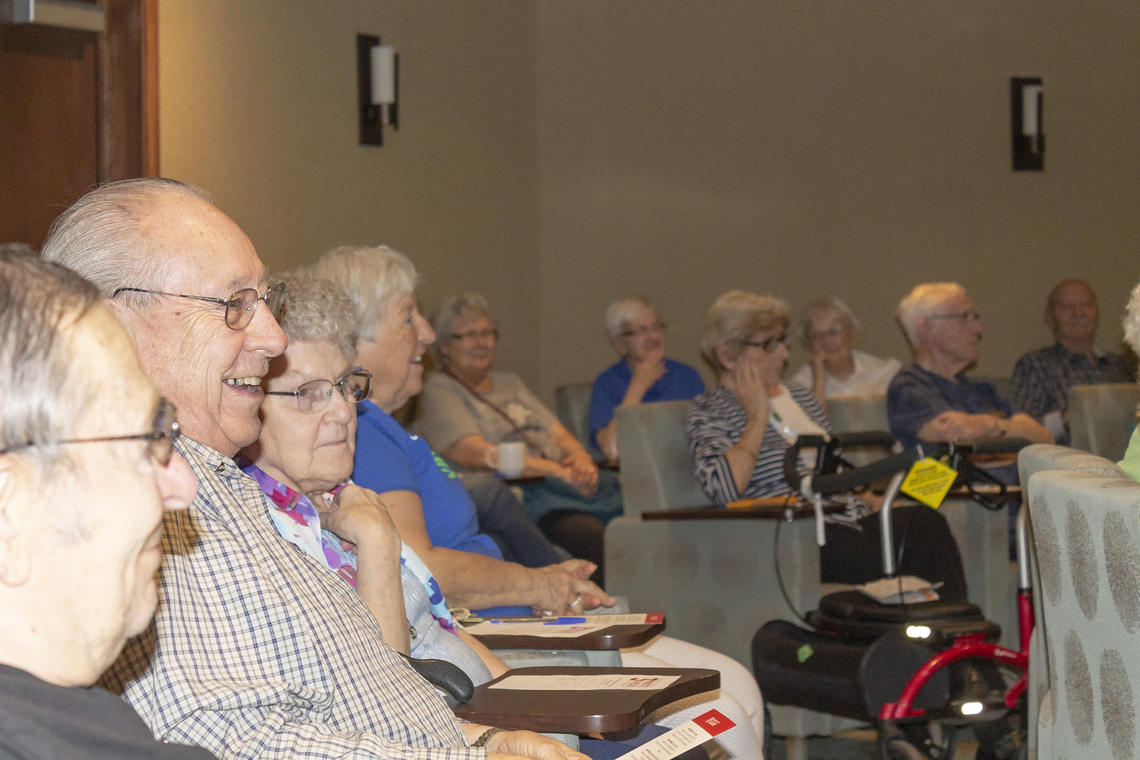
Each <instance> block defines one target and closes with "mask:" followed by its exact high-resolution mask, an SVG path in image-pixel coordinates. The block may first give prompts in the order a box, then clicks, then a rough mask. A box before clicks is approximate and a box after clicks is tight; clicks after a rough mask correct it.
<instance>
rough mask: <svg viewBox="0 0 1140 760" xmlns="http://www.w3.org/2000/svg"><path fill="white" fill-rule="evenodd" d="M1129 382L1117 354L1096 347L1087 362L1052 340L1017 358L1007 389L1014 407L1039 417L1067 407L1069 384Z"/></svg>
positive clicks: (1124, 364)
mask: <svg viewBox="0 0 1140 760" xmlns="http://www.w3.org/2000/svg"><path fill="white" fill-rule="evenodd" d="M1131 381H1132V373H1131V371H1130V370H1129V367H1128V362H1127V361H1126V360H1125V359H1124V357H1123V356H1121V355H1120V354H1113V353H1109V352H1107V351H1100V350H1097V352H1096V361H1095V362H1091V361H1089V359H1088V357H1087V356H1085V355H1084V354H1076V353H1073V352H1072V351H1070V350H1069V349H1067V348H1065V347H1064V346H1062V345H1061V344H1060V343H1054V344H1053V345H1052V346H1049V347H1048V348H1042V349H1038V350H1037V351H1030V352H1029V353H1027V354H1025V355H1024V356H1022V357H1021V358H1020V359H1018V360H1017V364H1016V366H1014V368H1013V377H1012V378H1011V379H1010V390H1011V392H1012V394H1013V403H1014V406H1016V407H1017V408H1019V409H1021V410H1022V411H1024V412H1025V413H1026V414H1029V415H1032V416H1033V417H1036V418H1037V419H1038V420H1040V419H1042V418H1043V417H1044V416H1045V415H1046V414H1048V413H1049V412H1064V411H1065V410H1066V409H1068V408H1069V397H1068V391H1069V386H1072V385H1096V384H1098V383H1128V382H1131Z"/></svg>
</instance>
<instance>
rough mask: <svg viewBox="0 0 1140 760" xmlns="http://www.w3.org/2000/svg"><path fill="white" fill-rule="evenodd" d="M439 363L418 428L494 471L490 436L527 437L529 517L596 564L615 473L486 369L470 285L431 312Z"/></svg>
mask: <svg viewBox="0 0 1140 760" xmlns="http://www.w3.org/2000/svg"><path fill="white" fill-rule="evenodd" d="M432 325H433V327H434V328H435V333H436V353H437V354H438V355H439V359H440V361H441V362H442V364H443V369H442V371H440V372H436V373H434V374H432V375H431V376H430V377H428V379H427V381H426V382H425V383H424V393H423V397H422V398H421V399H420V409H419V412H420V416H419V419H418V420H417V421H416V429H417V431H418V432H419V433H420V434H421V435H422V436H423V437H424V438H426V439H427V440H428V442H429V443H430V444H431V445H432V447H433V448H435V449H436V451H439V452H440V453H441V454H443V455H444V456H445V457H447V458H448V459H449V460H450V461H451V462H453V463H455V465H456V466H457V467H458V468H460V469H461V470H463V471H465V472H488V471H494V470H495V465H496V456H497V447H498V444H500V443H504V442H522V443H525V444H526V448H527V451H526V456H525V459H524V470H523V474H524V475H537V476H543V477H542V480H540V481H538V482H527V483H524V484H523V485H522V489H523V493H524V503H525V504H526V507H527V512H528V514H529V515H530V516H531V518H532V519H533V520H534V521H535V522H536V523H537V524H538V527H539V528H541V529H542V532H543V533H545V534H546V536H547V537H548V538H549V539H550V540H551V541H553V542H554V543H556V544H558V545H559V546H562V547H564V548H565V549H567V550H568V551H569V552H570V553H571V554H573V555H574V556H576V557H584V558H586V559H588V560H590V561H591V562H593V563H595V564H596V565H598V568H599V570H598V573H597V575H595V578H596V579H598V580H599V582H601V579H602V578H604V576H603V574H602V570H601V568H602V562H603V549H602V538H603V534H604V532H605V524H606V523H607V522H608V521H609V520H610V519H611V518H613V517H616V516H617V515H618V514H620V513H621V493H620V490H619V488H618V485H617V477H616V475H615V473H613V472H612V471H609V470H603V471H601V472H599V470H598V467H597V465H595V464H594V461H593V458H592V457H591V456H590V455H589V453H587V451H586V449H585V447H584V446H582V444H581V443H580V442H579V441H578V439H576V438H575V437H574V436H573V434H572V433H571V432H570V431H569V430H567V429H566V428H565V427H564V426H563V425H562V423H560V422H559V421H558V419H557V418H556V417H555V416H554V415H553V414H551V412H550V411H549V410H548V409H547V408H546V407H545V406H544V405H543V404H542V402H540V401H539V400H538V399H537V398H536V397H535V396H534V394H533V393H531V392H530V390H529V389H528V388H527V387H526V385H525V384H524V383H523V381H522V379H521V378H520V377H519V376H518V375H515V374H511V373H507V372H496V371H493V370H492V367H493V366H494V364H495V352H496V349H497V348H498V342H499V330H498V326H497V324H496V322H495V316H494V314H493V313H492V312H491V308H490V306H489V305H488V304H487V300H486V299H485V298H483V296H481V295H479V294H477V293H464V294H462V295H457V296H452V297H450V298H447V299H445V300H444V301H443V303H441V304H440V306H439V307H438V308H437V309H436V311H435V313H434V315H433V317H432Z"/></svg>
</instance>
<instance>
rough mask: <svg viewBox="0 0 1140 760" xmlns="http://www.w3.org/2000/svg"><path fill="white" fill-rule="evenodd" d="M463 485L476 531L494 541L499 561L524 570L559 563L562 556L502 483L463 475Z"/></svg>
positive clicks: (478, 476) (492, 477)
mask: <svg viewBox="0 0 1140 760" xmlns="http://www.w3.org/2000/svg"><path fill="white" fill-rule="evenodd" d="M463 485H464V486H465V487H466V488H467V494H468V495H469V496H470V497H471V501H473V502H475V513H476V516H477V518H478V520H479V532H480V533H485V534H486V535H488V536H490V537H491V538H492V539H494V541H495V543H496V544H498V546H499V550H500V551H502V553H503V559H505V560H507V561H508V562H518V563H519V564H520V565H524V566H526V567H545V566H546V565H553V564H554V563H556V562H561V561H562V559H563V557H562V555H560V554H559V553H558V551H557V550H556V549H555V548H554V547H553V546H552V545H551V543H550V541H549V540H548V539H547V537H546V536H545V535H543V532H542V531H541V530H539V528H538V526H537V525H535V524H534V521H533V520H531V519H530V517H529V516H528V515H527V513H526V508H525V507H523V504H522V502H521V501H519V500H518V499H516V498H515V495H514V494H513V493H511V489H510V488H508V487H507V486H506V484H505V483H503V481H502V480H500V479H498V478H496V477H494V476H491V475H467V476H465V477H464V478H463Z"/></svg>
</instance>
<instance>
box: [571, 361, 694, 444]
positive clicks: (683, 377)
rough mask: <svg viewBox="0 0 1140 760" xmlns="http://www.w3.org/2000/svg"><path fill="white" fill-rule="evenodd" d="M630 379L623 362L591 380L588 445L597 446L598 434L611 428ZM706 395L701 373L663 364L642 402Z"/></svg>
mask: <svg viewBox="0 0 1140 760" xmlns="http://www.w3.org/2000/svg"><path fill="white" fill-rule="evenodd" d="M632 379H633V370H631V369H630V368H629V365H628V364H626V362H625V359H622V360H621V361H619V362H618V363H617V364H615V365H613V366H612V367H610V368H608V369H607V370H605V371H604V372H602V374H600V375H598V378H597V379H596V380H594V389H593V390H592V391H591V392H590V444H591V445H592V446H595V447H596V446H597V445H598V440H597V435H598V431H599V430H601V429H602V428H604V427H605V426H606V425H608V424H610V420H612V419H613V418H614V410H615V409H617V407H618V404H620V403H621V400H622V399H623V398H624V397H625V392H626V390H627V389H628V388H629V382H630V380H632ZM704 392H705V383H704V381H703V380H701V373H699V372H697V371H696V370H695V369H693V368H692V367H690V366H689V365H688V364H683V363H681V362H677V361H673V360H672V359H666V360H665V374H664V375H662V376H661V377H660V378H659V379H658V380H657V382H656V383H654V384H653V386H652V387H651V388H650V389H649V390H648V391H646V393H645V397H644V398H642V401H643V402H652V401H684V400H686V399H690V398H693V397H694V396H699V395H700V394H702V393H704Z"/></svg>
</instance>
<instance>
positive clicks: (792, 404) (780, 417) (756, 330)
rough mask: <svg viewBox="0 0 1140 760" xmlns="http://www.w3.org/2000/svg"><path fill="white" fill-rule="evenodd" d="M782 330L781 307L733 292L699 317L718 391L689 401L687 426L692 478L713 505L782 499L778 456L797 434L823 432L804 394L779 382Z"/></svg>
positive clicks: (784, 312)
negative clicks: (694, 476)
mask: <svg viewBox="0 0 1140 760" xmlns="http://www.w3.org/2000/svg"><path fill="white" fill-rule="evenodd" d="M787 329H788V307H787V304H785V303H784V302H783V301H781V300H780V299H778V298H773V297H771V296H761V295H756V294H754V293H745V292H743V291H739V290H732V291H729V292H728V293H725V294H724V295H722V296H720V297H719V298H717V299H716V301H715V302H714V303H713V305H712V307H711V308H710V309H709V312H708V314H707V315H706V316H705V324H704V330H703V332H702V334H701V353H702V354H703V355H704V357H705V359H706V361H708V362H709V364H711V365H712V367H713V369H714V370H715V371H716V373H717V378H718V380H719V381H720V385H719V386H718V387H716V388H714V389H713V390H711V391H708V392H707V393H703V394H701V395H700V396H697V397H696V398H695V399H693V405H692V407H691V408H690V409H689V414H688V418H687V420H686V426H687V429H688V433H689V449H690V451H691V452H692V454H693V459H694V462H695V463H696V469H697V477H698V478H699V479H700V482H701V486H702V487H703V488H704V491H705V493H706V494H707V495H708V497H709V498H710V499H712V500H713V501H714V502H716V503H717V504H726V503H728V502H730V501H735V500H737V499H742V498H748V497H759V496H776V495H782V494H786V493H789V492H790V490H791V489H790V488H789V486H788V485H787V484H786V483H785V482H784V477H783V474H784V473H783V461H784V451H785V450H786V449H787V448H788V446H789V445H790V444H791V443H792V442H794V441H795V440H796V436H797V435H799V434H816V435H818V434H821V433H824V432H826V431H827V430H829V429H830V425H829V423H828V421H827V417H825V416H824V413H823V409H822V408H821V407H820V405H819V402H818V401H817V400H816V398H815V396H813V395H812V393H811V391H809V390H808V389H807V388H804V387H803V386H801V385H798V384H796V383H791V382H789V383H786V384H785V383H783V382H781V380H780V376H781V375H782V374H783V371H784V364H785V362H787V360H788V333H787Z"/></svg>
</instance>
